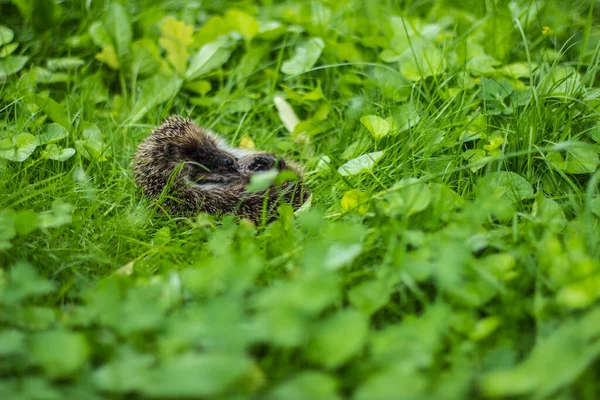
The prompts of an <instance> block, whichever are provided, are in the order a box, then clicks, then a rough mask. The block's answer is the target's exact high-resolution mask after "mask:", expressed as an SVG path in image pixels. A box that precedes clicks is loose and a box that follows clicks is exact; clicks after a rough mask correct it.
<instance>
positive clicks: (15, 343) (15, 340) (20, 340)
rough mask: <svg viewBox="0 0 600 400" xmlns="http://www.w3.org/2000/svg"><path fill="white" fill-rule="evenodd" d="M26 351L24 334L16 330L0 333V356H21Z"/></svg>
mask: <svg viewBox="0 0 600 400" xmlns="http://www.w3.org/2000/svg"><path fill="white" fill-rule="evenodd" d="M26 350H27V349H26V346H25V334H23V333H22V332H20V331H18V330H16V329H6V330H2V331H0V356H3V357H6V356H11V355H22V354H24V353H25V352H26Z"/></svg>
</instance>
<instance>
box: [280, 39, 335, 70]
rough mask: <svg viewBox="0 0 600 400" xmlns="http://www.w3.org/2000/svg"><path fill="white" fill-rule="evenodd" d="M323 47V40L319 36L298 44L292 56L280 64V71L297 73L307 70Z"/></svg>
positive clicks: (317, 57) (314, 62) (315, 60)
mask: <svg viewBox="0 0 600 400" xmlns="http://www.w3.org/2000/svg"><path fill="white" fill-rule="evenodd" d="M324 48H325V42H323V39H321V38H319V37H316V38H311V39H309V40H307V41H306V42H304V43H301V44H299V45H298V46H297V47H296V53H295V54H294V57H292V58H290V59H289V60H287V61H285V62H284V63H283V64H282V65H281V72H283V73H284V74H286V75H298V74H301V73H303V72H306V71H308V70H309V69H311V68H312V67H313V66H314V65H315V64H316V63H317V61H318V60H319V57H320V56H321V52H322V51H323V49H324Z"/></svg>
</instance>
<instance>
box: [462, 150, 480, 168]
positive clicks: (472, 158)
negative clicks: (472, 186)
mask: <svg viewBox="0 0 600 400" xmlns="http://www.w3.org/2000/svg"><path fill="white" fill-rule="evenodd" d="M462 156H463V158H464V159H465V160H466V161H467V162H468V163H469V164H473V166H471V168H470V170H471V171H472V172H477V171H479V170H480V169H481V168H483V167H485V164H486V163H485V162H483V160H485V157H486V154H485V150H482V149H469V150H466V151H465V152H464V153H463V155H462Z"/></svg>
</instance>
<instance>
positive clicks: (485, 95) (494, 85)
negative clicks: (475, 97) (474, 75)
mask: <svg viewBox="0 0 600 400" xmlns="http://www.w3.org/2000/svg"><path fill="white" fill-rule="evenodd" d="M512 92H513V86H512V84H511V83H510V82H509V81H507V80H506V79H502V80H500V81H498V80H496V79H489V78H486V77H483V78H481V98H482V99H483V100H503V99H505V98H507V97H508V96H510V95H511V94H512Z"/></svg>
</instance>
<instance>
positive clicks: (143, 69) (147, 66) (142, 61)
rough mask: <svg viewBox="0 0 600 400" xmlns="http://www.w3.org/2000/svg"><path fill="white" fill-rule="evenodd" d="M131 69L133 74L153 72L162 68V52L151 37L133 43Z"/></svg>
mask: <svg viewBox="0 0 600 400" xmlns="http://www.w3.org/2000/svg"><path fill="white" fill-rule="evenodd" d="M131 53H132V57H131V58H132V60H131V71H132V74H133V75H138V74H139V75H148V74H153V73H156V72H157V71H158V69H159V68H160V60H161V57H160V52H159V50H158V47H157V46H156V44H155V43H154V42H153V41H152V40H150V39H142V40H138V41H135V42H133V43H132V44H131Z"/></svg>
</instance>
